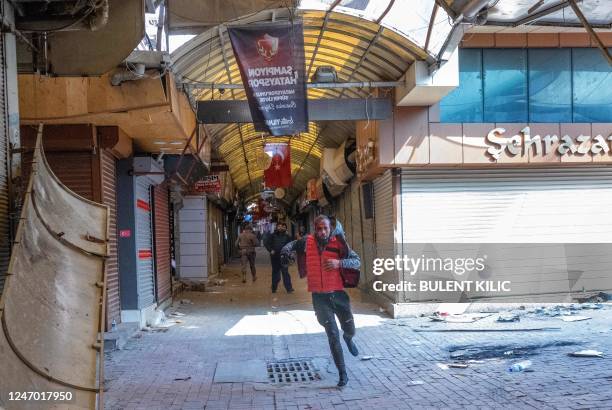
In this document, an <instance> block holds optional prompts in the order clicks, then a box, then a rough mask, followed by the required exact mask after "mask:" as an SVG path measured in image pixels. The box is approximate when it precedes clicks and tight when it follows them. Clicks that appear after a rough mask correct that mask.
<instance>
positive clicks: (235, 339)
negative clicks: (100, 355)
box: [105, 258, 612, 410]
mask: <svg viewBox="0 0 612 410" xmlns="http://www.w3.org/2000/svg"><path fill="white" fill-rule="evenodd" d="M259 259H261V260H260V262H262V261H264V259H262V258H259ZM258 268H259V280H258V281H257V282H256V283H255V284H254V285H253V284H251V283H247V284H246V285H243V284H242V283H240V280H239V278H238V274H237V273H238V269H237V266H235V265H232V266H230V267H229V268H226V269H225V271H224V275H223V277H224V278H228V279H229V281H228V282H227V283H225V284H224V285H223V286H217V287H214V288H210V289H209V290H208V291H207V292H205V293H202V292H191V293H186V294H183V296H182V298H184V299H188V300H189V301H191V302H193V303H192V304H180V303H178V302H179V301H176V303H175V305H174V306H173V307H172V308H170V309H169V310H168V312H167V313H169V312H172V311H179V312H182V313H185V314H186V316H185V317H181V318H180V320H181V321H183V323H179V324H177V325H175V326H173V327H171V328H170V329H169V330H168V331H167V332H140V333H139V334H138V335H137V337H135V338H133V339H131V340H130V341H129V342H128V344H127V345H126V346H125V348H124V349H123V350H120V351H115V352H112V353H111V354H107V355H106V375H105V377H106V388H107V392H106V395H105V402H106V408H107V409H147V410H150V409H202V408H206V409H377V410H384V409H411V408H418V409H421V408H473V409H478V408H483V409H484V408H538V409H548V408H559V409H595V408H601V409H604V408H605V409H610V408H612V359H611V358H610V357H611V356H610V354H611V353H612V338H611V337H610V336H611V335H612V307H611V306H606V307H605V308H604V309H600V310H584V311H581V312H580V314H582V315H586V316H590V317H592V318H593V319H591V320H588V321H583V322H573V323H566V322H563V321H561V320H560V319H559V318H556V317H543V316H541V315H535V314H530V315H529V314H528V315H526V316H523V317H522V320H521V322H519V323H509V324H506V323H504V324H501V323H495V322H494V320H495V319H496V317H497V315H495V314H493V315H492V316H489V317H486V318H484V319H481V320H479V321H477V322H475V323H458V324H450V323H434V322H431V321H429V319H427V318H412V319H401V320H393V319H389V318H388V316H386V315H385V314H384V313H380V311H379V308H378V307H377V306H376V305H373V304H371V303H367V302H366V301H364V300H363V297H362V296H361V295H360V294H359V293H358V292H352V300H353V307H354V312H355V313H356V323H357V326H358V331H357V336H356V339H355V340H356V343H357V345H358V346H359V349H360V351H361V357H363V356H372V358H371V359H370V360H361V359H360V358H353V357H352V356H350V354H348V352H346V350H345V355H346V358H347V359H346V360H347V365H348V368H349V377H350V382H349V385H348V386H347V387H345V388H344V389H338V388H336V387H335V383H336V381H337V380H336V379H337V375H336V373H335V368H334V366H333V364H331V361H330V357H329V349H328V345H327V339H326V337H325V334H324V333H323V332H322V328H321V327H320V326H319V325H318V324H317V323H316V320H315V317H314V313H313V312H312V306H311V303H310V298H309V294H308V293H307V292H306V288H305V282H304V281H302V280H299V279H297V275H296V274H295V271H292V277H293V278H294V281H295V282H296V283H295V288H296V290H297V291H296V293H295V294H292V295H287V294H286V293H285V292H284V290H279V292H278V293H277V294H276V295H272V294H271V293H270V290H269V281H270V270H269V269H268V268H267V266H265V265H262V264H259V265H258ZM281 288H282V286H281ZM485 308H486V306H485V305H483V309H481V310H485ZM500 327H503V328H506V329H507V328H535V327H537V328H541V327H556V328H561V330H553V331H532V332H436V330H444V329H459V328H463V329H478V328H481V329H483V328H484V329H486V328H489V329H491V328H500ZM483 348H486V349H484V350H482V349H483ZM582 349H596V350H600V351H603V352H604V354H605V355H606V358H574V357H568V356H567V353H568V352H572V351H577V350H582ZM451 352H452V354H453V358H451V356H450V355H451ZM527 355H528V357H527V358H528V359H530V360H531V361H532V362H533V365H532V369H533V372H523V373H509V372H508V371H507V368H508V365H509V364H510V363H513V362H515V361H517V360H520V359H521V358H523V356H525V357H526V356H527ZM305 357H308V358H315V361H316V362H317V363H323V365H322V366H321V369H320V371H321V375H322V377H323V379H322V380H321V381H319V382H316V383H310V384H308V383H306V384H300V385H279V386H276V385H270V384H266V383H213V378H214V376H215V371H216V369H217V366H218V365H219V363H223V362H230V361H231V362H235V361H245V362H246V361H247V360H254V359H260V360H265V361H272V360H279V359H287V358H305ZM453 359H455V360H462V361H465V362H467V363H468V365H469V367H468V368H447V367H446V366H445V364H449V363H452V362H453V361H454V360H453ZM467 359H472V361H468V360H467ZM176 379H186V380H176Z"/></svg>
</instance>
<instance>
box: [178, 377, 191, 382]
mask: <svg viewBox="0 0 612 410" xmlns="http://www.w3.org/2000/svg"><path fill="white" fill-rule="evenodd" d="M174 380H175V381H187V380H191V376H187V377H177V378H176V379H174Z"/></svg>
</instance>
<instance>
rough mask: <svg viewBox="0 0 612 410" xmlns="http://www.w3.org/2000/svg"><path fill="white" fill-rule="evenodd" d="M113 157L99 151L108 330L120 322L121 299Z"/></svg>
mask: <svg viewBox="0 0 612 410" xmlns="http://www.w3.org/2000/svg"><path fill="white" fill-rule="evenodd" d="M115 162H116V160H115V157H114V156H113V155H112V154H111V153H110V151H109V150H106V149H103V150H101V151H100V163H101V174H102V202H103V203H104V204H105V205H107V206H108V208H109V215H108V220H109V224H108V225H109V232H108V257H107V259H106V263H105V264H104V268H105V269H106V327H107V329H110V327H111V324H112V323H113V319H114V320H115V321H116V322H117V323H119V322H121V299H120V293H119V261H118V260H117V258H118V256H117V173H116V170H115V165H116V164H115Z"/></svg>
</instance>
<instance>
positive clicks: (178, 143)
mask: <svg viewBox="0 0 612 410" xmlns="http://www.w3.org/2000/svg"><path fill="white" fill-rule="evenodd" d="M184 143H185V142H184V141H172V142H171V143H170V145H183V144H184Z"/></svg>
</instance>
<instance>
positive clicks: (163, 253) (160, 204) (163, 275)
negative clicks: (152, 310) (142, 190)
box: [153, 184, 172, 303]
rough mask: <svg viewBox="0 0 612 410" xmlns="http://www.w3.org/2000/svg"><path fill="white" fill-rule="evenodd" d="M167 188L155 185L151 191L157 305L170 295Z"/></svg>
mask: <svg viewBox="0 0 612 410" xmlns="http://www.w3.org/2000/svg"><path fill="white" fill-rule="evenodd" d="M168 199H169V198H168V187H167V186H166V185H163V184H162V185H157V186H155V188H154V191H153V202H154V203H153V220H154V226H153V231H154V235H155V237H154V247H155V270H156V275H157V286H156V288H157V303H162V302H163V301H164V300H166V299H168V298H169V297H170V296H171V295H172V282H171V278H170V276H171V271H170V211H169V206H168Z"/></svg>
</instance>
